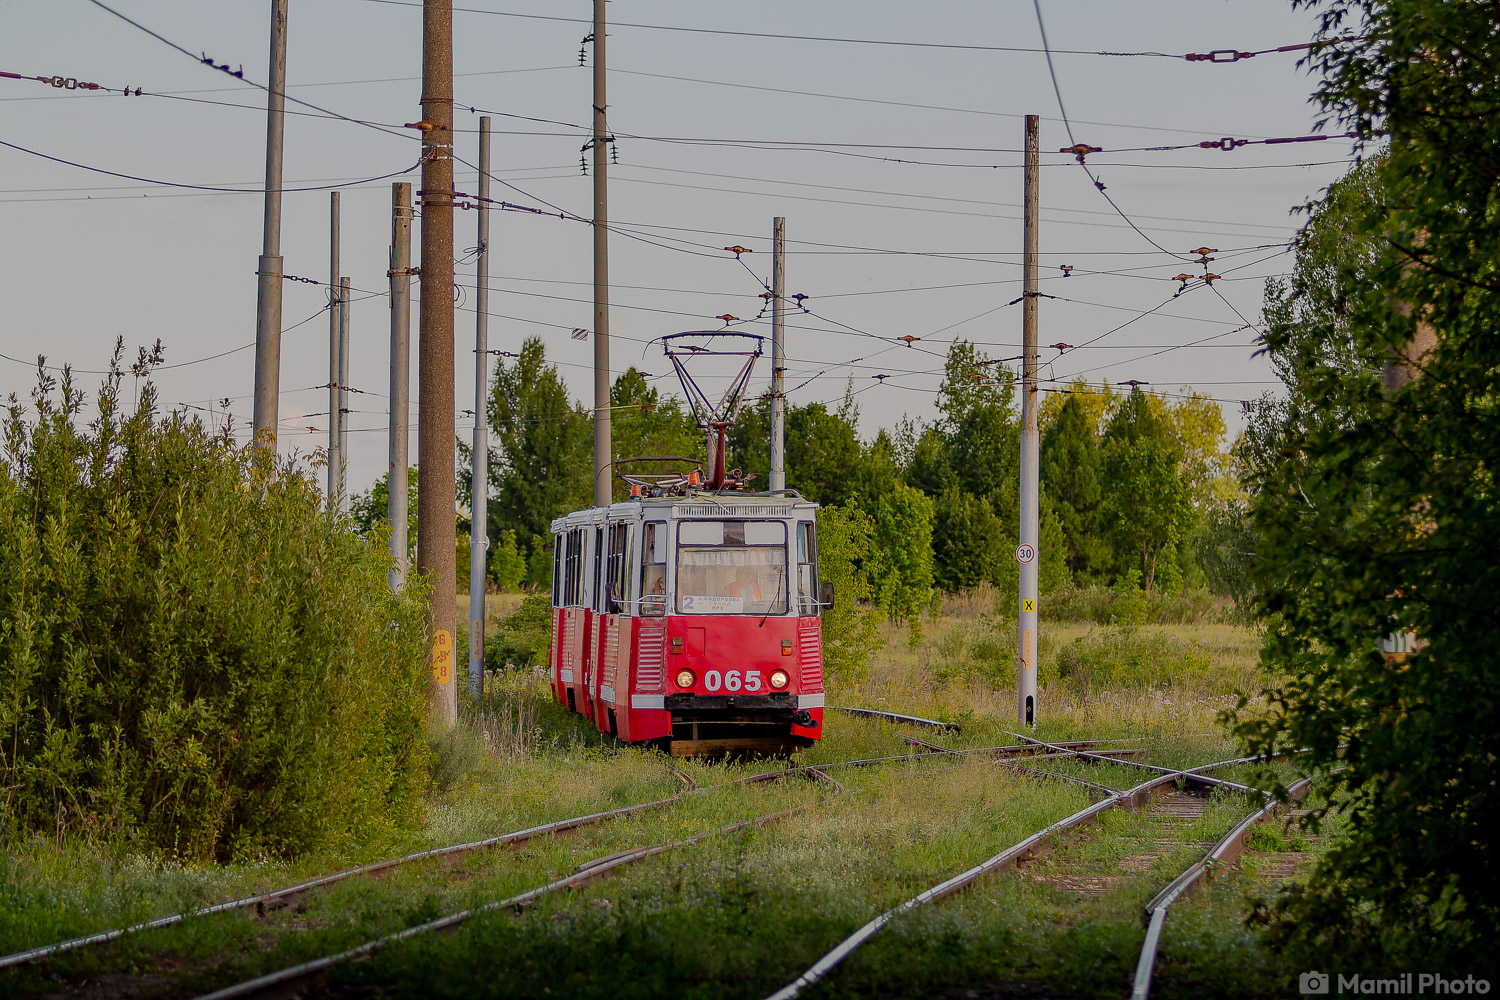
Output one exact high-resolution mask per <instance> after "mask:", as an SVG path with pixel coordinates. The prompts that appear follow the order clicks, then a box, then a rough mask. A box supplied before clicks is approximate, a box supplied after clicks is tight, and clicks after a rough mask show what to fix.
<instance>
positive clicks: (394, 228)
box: [385, 182, 412, 592]
mask: <svg viewBox="0 0 1500 1000" xmlns="http://www.w3.org/2000/svg"><path fill="white" fill-rule="evenodd" d="M411 218H412V210H411V185H410V184H407V183H404V182H402V183H396V184H392V185H391V271H390V278H391V414H390V438H391V440H390V449H389V452H390V463H389V464H390V467H389V469H388V470H387V472H386V496H387V499H386V508H385V510H386V517H387V519H388V520H389V521H390V524H391V559H392V565H391V570H390V574H389V576H390V583H391V589H392V590H394V591H398V592H399V591H400V590H401V588H402V586H403V585H405V583H406V557H407V547H408V545H409V544H410V543H409V540H408V539H407V537H406V518H407V481H406V470H407V457H406V449H407V445H408V439H409V438H410V434H411V431H410V425H411Z"/></svg>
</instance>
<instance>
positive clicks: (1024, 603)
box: [1016, 115, 1041, 726]
mask: <svg viewBox="0 0 1500 1000" xmlns="http://www.w3.org/2000/svg"><path fill="white" fill-rule="evenodd" d="M1039 122H1040V119H1039V118H1038V117H1037V116H1036V115H1027V116H1026V170H1025V175H1026V197H1025V205H1024V209H1023V211H1022V216H1023V219H1024V221H1023V222H1022V228H1023V230H1024V242H1025V256H1024V258H1023V267H1022V270H1021V278H1022V286H1021V289H1022V291H1021V294H1022V296H1023V298H1022V301H1021V342H1022V348H1021V352H1022V354H1023V355H1024V359H1023V360H1022V361H1021V539H1020V542H1021V544H1020V545H1018V546H1016V560H1017V561H1018V562H1019V563H1020V565H1021V607H1020V624H1019V626H1018V627H1019V629H1020V633H1021V634H1020V646H1019V656H1018V659H1019V660H1020V663H1019V665H1018V667H1017V672H1016V673H1017V678H1016V720H1017V722H1019V723H1020V724H1021V725H1023V726H1031V725H1035V724H1036V633H1037V614H1036V599H1037V593H1036V589H1037V587H1036V578H1037V561H1038V559H1039V558H1040V551H1039V550H1040V544H1039V543H1040V541H1041V520H1040V515H1039V507H1040V502H1039V495H1038V494H1039V485H1038V475H1037V464H1038V460H1039V458H1040V451H1041V449H1040V446H1039V442H1038V435H1037V426H1036V306H1037V297H1038V294H1039V292H1038V289H1037V285H1038V283H1039V280H1040V273H1039V270H1038V264H1037V257H1038V253H1037V222H1038V211H1037V175H1038V174H1039V173H1040V172H1041V171H1040V169H1039V165H1040V162H1041V157H1040V149H1039V145H1038V143H1039V136H1038V125H1039Z"/></svg>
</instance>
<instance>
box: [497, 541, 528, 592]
mask: <svg viewBox="0 0 1500 1000" xmlns="http://www.w3.org/2000/svg"><path fill="white" fill-rule="evenodd" d="M490 579H491V580H494V581H495V586H496V587H497V588H499V589H500V590H501V591H502V592H504V593H513V592H515V591H517V590H520V589H521V585H522V584H523V583H524V582H525V581H526V559H525V557H524V556H522V555H521V549H520V547H519V546H517V544H516V532H515V529H514V528H506V529H505V530H504V531H502V532H500V537H499V539H498V540H496V541H493V542H491V543H490Z"/></svg>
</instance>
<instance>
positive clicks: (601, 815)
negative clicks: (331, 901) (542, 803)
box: [0, 767, 798, 969]
mask: <svg viewBox="0 0 1500 1000" xmlns="http://www.w3.org/2000/svg"><path fill="white" fill-rule="evenodd" d="M672 770H673V771H675V770H677V769H676V768H675V767H674V768H672ZM797 770H798V769H796V768H784V769H778V770H775V771H764V772H761V773H759V774H752V775H747V776H745V777H742V778H735V779H733V780H731V781H727V782H723V783H721V785H710V786H708V787H706V788H700V787H698V786H697V785H695V784H690V785H689V787H688V788H687V789H686V790H684V791H682V792H679V793H678V794H676V795H672V796H668V797H667V798H664V799H655V800H653V801H650V802H641V803H637V804H636V805H631V806H621V807H620V808H618V809H606V810H605V811H603V812H596V813H589V814H587V815H584V816H573V817H570V818H568V819H560V820H555V821H553V822H550V823H543V824H541V825H539V826H532V827H527V828H526V829H523V830H516V831H514V832H511V833H505V834H500V835H499V836H495V837H486V838H484V839H483V840H474V841H469V842H467V843H462V844H450V845H448V846H446V847H434V848H431V849H430V850H426V851H416V852H414V853H412V854H405V855H402V856H401V857H396V858H387V859H385V860H384V861H374V862H371V863H370V864H366V865H359V866H357V867H355V868H346V869H343V870H342V871H337V872H331V873H330V874H327V875H319V876H317V877H315V878H310V879H307V880H305V881H302V882H297V883H295V884H293V885H288V886H283V887H281V888H279V889H270V890H267V891H266V892H260V893H256V894H254V895H251V896H241V897H239V898H237V899H231V900H226V901H225V902H222V903H213V904H210V905H208V906H201V907H198V908H197V909H194V910H188V911H184V912H182V913H172V914H167V915H166V916H161V917H156V918H154V919H151V920H143V921H141V922H139V923H135V924H129V925H127V926H125V927H116V928H112V929H110V930H104V931H96V932H94V933H92V934H84V935H80V936H79V937H75V938H70V939H68V940H66V941H58V942H56V943H55V944H48V945H40V946H38V947H35V948H29V949H27V950H25V951H18V952H14V953H12V954H9V955H0V969H3V968H7V967H9V966H14V965H24V964H25V963H27V962H34V961H37V960H38V959H43V958H50V957H52V956H54V955H59V954H62V953H63V952H67V951H73V950H76V949H79V948H88V947H92V946H94V945H99V944H107V943H108V942H110V941H116V940H118V939H120V938H122V937H125V936H127V935H130V934H135V933H138V932H140V931H149V930H156V929H159V928H162V927H171V926H173V925H175V924H180V923H182V922H183V921H184V920H188V919H190V918H197V917H208V916H213V915H214V914H216V913H228V912H232V911H234V910H243V909H248V908H249V907H252V906H261V905H264V904H266V903H272V902H276V901H277V900H282V899H287V898H289V897H292V896H298V895H301V894H302V893H304V892H308V891H310V890H312V889H317V888H321V887H323V886H328V885H333V884H334V883H336V882H342V881H344V880H345V879H350V878H354V877H356V876H359V875H371V874H374V873H376V872H381V871H385V870H386V869H389V868H396V867H399V866H401V865H406V864H412V863H414V862H417V861H425V860H427V859H429V858H440V857H445V856H447V855H452V854H462V853H467V852H469V851H478V850H484V849H486V848H491V847H502V846H505V845H508V844H517V843H521V842H523V841H527V840H531V839H533V838H535V837H542V836H546V835H548V834H554V833H564V832H566V831H568V830H575V829H578V828H579V827H584V826H593V825H594V824H597V823H602V822H604V821H606V820H610V819H615V818H617V817H620V816H629V815H632V814H633V813H638V812H644V811H646V810H648V809H660V808H662V807H664V806H669V805H672V804H674V803H676V802H680V801H681V800H682V799H684V798H685V797H687V796H690V795H698V794H702V793H704V792H707V791H710V790H712V789H714V788H719V787H721V786H722V785H735V784H754V783H757V782H762V781H775V780H777V779H779V778H783V777H787V776H788V775H791V774H795V773H797ZM684 779H685V780H686V781H687V782H689V783H691V781H692V779H691V778H689V777H688V775H687V774H685V773H680V774H679V780H684Z"/></svg>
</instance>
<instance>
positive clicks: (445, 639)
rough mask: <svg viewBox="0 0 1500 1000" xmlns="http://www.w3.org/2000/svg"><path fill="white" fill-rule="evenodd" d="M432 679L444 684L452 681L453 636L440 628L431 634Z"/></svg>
mask: <svg viewBox="0 0 1500 1000" xmlns="http://www.w3.org/2000/svg"><path fill="white" fill-rule="evenodd" d="M432 680H433V682H434V683H437V684H442V685H445V686H446V685H448V684H452V683H453V636H452V635H451V634H449V633H448V632H445V631H443V630H442V629H438V630H437V631H436V632H434V633H433V634H432Z"/></svg>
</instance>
